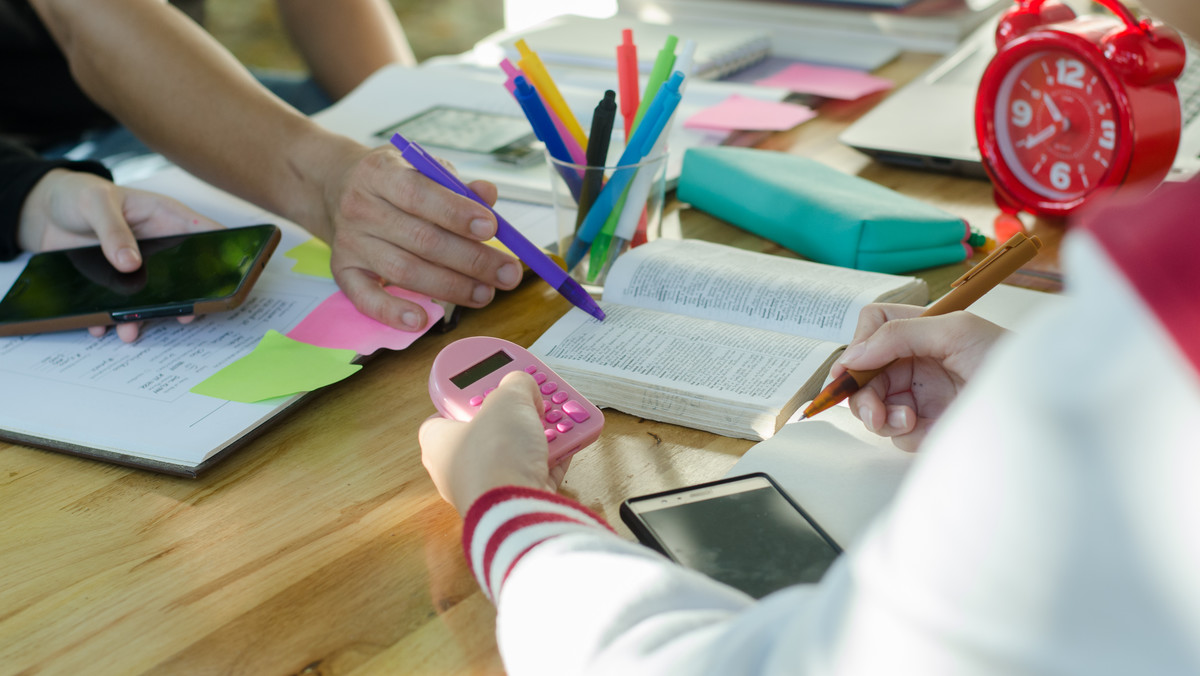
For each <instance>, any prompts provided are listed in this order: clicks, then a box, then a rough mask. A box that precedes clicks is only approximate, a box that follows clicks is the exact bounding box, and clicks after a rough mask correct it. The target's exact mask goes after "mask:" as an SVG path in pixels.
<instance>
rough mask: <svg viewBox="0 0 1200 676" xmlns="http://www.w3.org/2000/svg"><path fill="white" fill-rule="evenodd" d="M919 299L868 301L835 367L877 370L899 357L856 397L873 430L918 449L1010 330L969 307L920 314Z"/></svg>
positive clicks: (854, 406) (854, 403)
mask: <svg viewBox="0 0 1200 676" xmlns="http://www.w3.org/2000/svg"><path fill="white" fill-rule="evenodd" d="M921 312H923V308H920V307H916V306H913V305H889V304H880V303H877V304H873V305H868V306H867V307H865V308H863V311H862V313H861V314H860V315H859V318H858V327H857V328H856V329H855V332H854V340H852V341H851V342H850V345H849V347H847V348H846V351H845V352H844V353H842V356H841V358H840V359H838V361H837V363H835V364H834V365H833V368H832V369H831V370H830V375H831V376H833V377H835V378H836V377H837V376H839V375H841V374H842V373H843V372H844V371H846V370H847V369H851V370H855V371H869V370H871V369H876V368H879V367H881V366H884V365H886V364H888V363H889V362H892V361H893V360H895V363H893V364H892V365H891V366H889V367H888V368H887V369H886V370H885V371H884V372H882V373H880V374H879V375H878V376H876V377H875V378H874V379H873V380H871V382H869V383H868V384H867V385H866V386H864V387H863V388H862V389H860V390H859V391H858V392H856V393H855V394H854V395H852V396H851V397H850V400H849V404H850V410H851V411H853V412H854V415H855V416H857V417H858V419H859V420H862V421H863V424H865V425H866V426H867V429H869V430H871V431H873V432H875V433H876V434H879V435H881V436H885V437H891V439H892V442H893V443H894V444H895V445H896V446H897V447H899V448H901V449H904V450H906V451H915V450H916V449H917V447H918V446H919V445H920V443H921V440H922V439H924V438H925V434H926V433H927V432H928V431H929V428H930V427H931V426H932V425H933V423H934V422H935V421H936V420H937V419H938V417H939V416H941V415H942V413H943V412H944V411H945V410H946V408H947V407H948V406H949V405H950V402H951V401H953V400H954V397H955V396H956V395H957V394H958V392H959V390H960V389H962V387H963V386H964V385H965V384H966V382H967V381H968V380H969V379H970V378H971V376H972V375H973V374H974V373H975V371H976V370H977V369H978V368H979V365H980V363H982V362H983V359H984V356H985V355H986V354H987V352H988V350H989V349H990V348H991V347H992V345H993V344H994V343H995V342H996V341H997V340H998V339H999V338H1000V337H1001V336H1003V335H1004V333H1005V331H1004V329H1002V328H1000V327H999V326H996V325H995V324H993V323H991V322H989V321H987V320H985V319H982V318H980V317H977V316H975V315H973V314H971V313H969V312H953V313H950V314H946V315H941V316H938V317H920V316H919V315H920V314H921Z"/></svg>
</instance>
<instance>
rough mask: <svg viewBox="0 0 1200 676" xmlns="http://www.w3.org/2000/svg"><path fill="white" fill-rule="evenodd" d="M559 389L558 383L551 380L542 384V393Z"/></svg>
mask: <svg viewBox="0 0 1200 676" xmlns="http://www.w3.org/2000/svg"><path fill="white" fill-rule="evenodd" d="M557 389H558V383H556V382H554V381H553V380H551V381H550V382H548V383H545V384H543V385H542V394H550V393H551V392H553V391H554V390H557Z"/></svg>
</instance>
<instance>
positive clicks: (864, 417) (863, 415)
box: [858, 406, 875, 432]
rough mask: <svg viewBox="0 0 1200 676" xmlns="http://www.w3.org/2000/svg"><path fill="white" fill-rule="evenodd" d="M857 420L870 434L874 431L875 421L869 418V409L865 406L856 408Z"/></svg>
mask: <svg viewBox="0 0 1200 676" xmlns="http://www.w3.org/2000/svg"><path fill="white" fill-rule="evenodd" d="M858 419H859V420H861V421H863V424H864V425H866V426H867V429H869V430H871V431H872V432H874V431H875V421H874V420H873V419H872V418H871V409H870V408H868V407H866V406H860V407H859V408H858Z"/></svg>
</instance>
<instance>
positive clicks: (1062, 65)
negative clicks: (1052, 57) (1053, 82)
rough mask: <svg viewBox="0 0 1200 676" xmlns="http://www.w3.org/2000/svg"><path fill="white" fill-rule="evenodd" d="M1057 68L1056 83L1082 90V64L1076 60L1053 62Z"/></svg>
mask: <svg viewBox="0 0 1200 676" xmlns="http://www.w3.org/2000/svg"><path fill="white" fill-rule="evenodd" d="M1055 65H1056V66H1058V81H1059V82H1060V83H1062V84H1064V85H1067V86H1068V87H1074V88H1076V89H1083V72H1084V68H1083V63H1082V62H1080V61H1078V60H1076V59H1059V60H1058V61H1056V62H1055Z"/></svg>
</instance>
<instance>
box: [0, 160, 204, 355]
mask: <svg viewBox="0 0 1200 676" xmlns="http://www.w3.org/2000/svg"><path fill="white" fill-rule="evenodd" d="M220 227H221V226H220V225H218V224H217V223H214V222H213V221H211V220H209V219H207V218H204V217H203V216H201V215H199V214H197V213H196V212H194V211H192V210H191V209H189V208H187V207H185V206H184V205H182V204H180V203H179V202H177V201H175V200H173V199H171V198H169V197H165V196H163V195H157V194H155V193H151V192H146V191H144V190H135V189H132V188H123V187H121V186H118V185H115V184H113V183H112V182H111V181H107V180H105V179H103V178H100V177H99V176H95V175H92V174H87V173H82V172H76V171H67V170H64V169H55V170H53V171H50V172H48V173H47V174H46V175H45V176H43V177H42V179H41V180H40V181H38V182H37V184H36V185H34V187H33V190H31V191H30V192H29V195H28V196H27V197H26V198H25V204H24V205H23V206H22V207H21V216H20V220H19V222H18V225H17V241H18V243H19V244H20V246H21V248H22V249H24V250H26V251H49V250H52V249H69V248H73V247H81V246H91V245H94V244H96V243H99V244H100V248H101V249H102V250H103V251H104V257H105V258H107V259H108V261H109V262H110V263H112V265H113V267H115V268H116V269H117V270H120V271H121V272H133V271H135V270H137V269H138V268H140V267H141V266H142V256H141V252H140V251H139V249H138V244H137V238H147V237H160V236H163V235H173V234H179V233H185V232H199V231H202V230H215V229H217V228H220ZM190 320H191V318H190V317H185V318H180V321H183V322H186V321H190ZM140 326H141V324H140V322H129V323H124V324H118V325H117V335H118V336H120V338H121V340H123V341H125V342H127V343H128V342H132V341H134V340H136V339H137V335H138V331H139V329H140ZM105 330H106V327H103V326H98V327H92V328H90V329H89V331H90V332H91V333H92V335H95V336H102V335H104V332H105Z"/></svg>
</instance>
